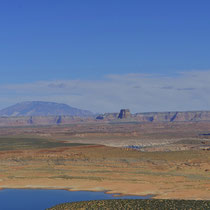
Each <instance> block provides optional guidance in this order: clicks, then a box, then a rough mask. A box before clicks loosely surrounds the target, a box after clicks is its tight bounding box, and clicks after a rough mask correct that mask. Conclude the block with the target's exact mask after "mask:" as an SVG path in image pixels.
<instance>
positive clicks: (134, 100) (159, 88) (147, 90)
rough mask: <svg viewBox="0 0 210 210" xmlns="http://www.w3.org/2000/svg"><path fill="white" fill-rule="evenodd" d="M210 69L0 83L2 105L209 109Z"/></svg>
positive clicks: (109, 109)
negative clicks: (38, 102) (36, 102)
mask: <svg viewBox="0 0 210 210" xmlns="http://www.w3.org/2000/svg"><path fill="white" fill-rule="evenodd" d="M209 92H210V71H193V72H187V73H186V72H182V73H180V74H179V75H178V76H175V77H173V76H171V77H170V76H164V75H151V74H127V75H108V76H106V77H105V78H104V80H97V81H90V80H64V81H37V82H34V83H28V84H8V85H1V86H0V99H1V107H0V108H3V107H5V106H8V105H12V104H14V103H17V102H20V101H28V100H30V101H31V100H43V101H55V102H62V103H67V104H69V105H71V106H74V107H78V108H83V109H88V110H91V111H93V112H115V111H119V109H121V108H130V109H131V111H132V112H147V111H176V110H179V111H183V110H210V97H208V93H209Z"/></svg>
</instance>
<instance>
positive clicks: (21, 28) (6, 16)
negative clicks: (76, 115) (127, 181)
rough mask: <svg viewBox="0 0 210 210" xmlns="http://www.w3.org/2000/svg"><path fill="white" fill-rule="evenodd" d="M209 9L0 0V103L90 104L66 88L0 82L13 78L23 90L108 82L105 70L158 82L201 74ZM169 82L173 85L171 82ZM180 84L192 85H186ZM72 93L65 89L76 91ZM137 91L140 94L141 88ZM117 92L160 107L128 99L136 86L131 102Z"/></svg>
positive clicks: (112, 0)
mask: <svg viewBox="0 0 210 210" xmlns="http://www.w3.org/2000/svg"><path fill="white" fill-rule="evenodd" d="M209 10H210V1H208V0H202V1H197V0H176V1H168V0H159V1H157V0H142V1H141V0H132V1H128V0H106V1H98V0H88V1H87V0H75V1H69V0H62V1H57V0H56V1H55V0H42V1H41V0H36V1H28V0H19V1H16V0H2V1H0V73H1V77H0V84H1V88H2V89H1V95H0V98H1V102H2V103H1V104H0V108H2V107H4V106H7V105H10V104H12V103H15V102H19V101H20V100H28V99H30V100H40V99H42V100H48V99H51V100H53V101H59V102H66V103H68V104H70V105H72V104H73V105H75V106H79V107H82V108H89V109H90V108H91V104H90V105H89V106H88V107H84V102H82V101H80V100H79V101H77V102H76V99H71V100H70V99H69V98H73V97H72V96H71V95H69V96H68V95H66V93H65V94H64V92H65V91H66V90H65V91H64V90H63V91H64V92H62V93H63V98H62V99H61V98H60V97H61V95H62V93H59V95H58V96H54V97H52V98H49V95H50V94H49V93H48V95H47V93H46V95H43V93H41V91H40V92H38V91H35V90H34V91H35V92H34V91H32V92H29V93H27V94H26V93H24V94H23V93H22V92H21V93H20V92H17V91H16V90H15V89H14V91H11V92H8V90H7V89H6V87H10V88H11V87H16V85H19V86H18V87H20V86H21V87H23V89H24V85H25V86H26V87H28V85H29V84H31V85H32V84H37V85H38V84H40V82H41V81H42V82H44V83H45V84H48V83H50V82H51V81H56V82H57V83H59V84H60V83H62V84H63V81H65V84H66V82H67V81H68V84H69V83H70V82H75V81H80V82H83V84H87V83H88V84H89V82H91V83H96V84H98V83H99V82H101V83H104V82H107V83H109V82H110V77H109V76H107V75H111V77H112V78H113V75H117V77H119V78H121V77H123V78H124V77H126V75H129V74H132V75H138V76H137V77H140V78H142V75H145V74H147V75H150V77H153V78H154V77H155V78H156V80H157V79H158V78H160V81H162V80H163V78H166V77H167V78H171V79H173V78H174V79H177V77H178V78H179V79H181V78H183V73H184V75H186V74H187V73H188V74H187V75H193V74H194V73H193V72H196V75H197V76H198V75H199V72H200V74H201V75H204V74H205V75H206V72H207V73H208V72H209V70H210V50H209V49H210V39H209V37H210V13H209ZM180 72H182V73H180ZM204 72H205V73H204ZM115 78H116V77H115ZM187 78H188V77H187ZM190 78H191V79H192V77H191V76H189V78H188V79H190ZM199 78H200V77H199ZM60 81H61V82H60ZM112 81H113V79H112ZM115 82H116V81H115ZM139 82H140V81H139ZM57 83H56V84H57ZM201 84H202V82H201ZM8 85H9V86H8ZM124 85H125V87H124V86H123V87H124V88H125V89H126V83H125V84H124ZM139 86H141V85H139ZM160 86H161V85H160ZM163 86H164V84H163ZM175 86H176V89H178V86H179V84H178V83H176V85H175ZM60 87H62V85H61V86H60ZM97 88H99V87H98V86H97ZM148 88H149V87H148ZM183 88H185V89H183V91H186V90H188V91H190V90H191V91H193V90H195V87H193V84H191V85H190V87H183ZM187 88H188V89H187ZM61 89H62V88H60V89H59V90H61ZM64 89H65V88H64ZM87 89H88V86H87ZM99 89H100V88H99ZM71 90H72V89H71ZM205 90H206V89H205ZM103 91H108V90H105V89H103ZM148 91H149V89H148ZM179 91H181V90H179ZM76 92H77V91H76ZM76 92H75V93H72V94H73V95H77V93H76ZM79 92H80V91H79ZM101 94H102V95H103V96H104V99H100V100H102V101H103V100H104V103H105V101H108V100H110V99H109V98H106V95H107V94H109V93H106V92H103V93H101ZM142 94H143V95H144V94H147V90H146V91H145V92H142ZM159 94H161V91H160V92H159ZM51 95H53V91H52V92H51ZM80 95H81V94H80ZM198 95H199V94H198ZM160 96H161V95H160ZM65 97H68V100H67V99H66V100H65ZM113 97H114V96H113ZM124 97H125V98H124V99H125V102H123V101H122V106H131V107H135V108H134V110H135V111H141V110H143V111H144V110H145V111H150V110H151V111H155V110H157V111H158V110H160V109H161V107H160V105H159V106H155V100H154V102H153V101H152V99H151V102H150V103H152V104H154V107H151V108H148V109H149V110H146V109H143V108H140V107H141V106H140V104H139V103H140V102H139V101H138V100H137V99H136V98H138V97H142V96H141V95H138V93H136V95H135V96H134V98H133V102H132V104H129V103H127V102H126V101H127V100H126V97H127V98H129V97H128V96H126V95H125V96H124ZM84 98H85V97H84ZM95 100H97V98H95ZM129 100H131V99H129ZM189 100H190V99H189ZM190 102H191V103H190ZM179 103H180V102H179ZM190 104H191V105H190ZM208 105H210V104H209V102H205V104H199V105H196V103H195V105H192V101H189V105H188V104H186V105H183V106H182V105H181V104H177V106H170V105H169V104H168V105H167V106H166V107H164V109H167V110H171V109H180V110H181V109H207V108H208ZM119 107H120V105H118V104H117V102H116V104H115V105H113V106H112V105H110V107H109V108H108V106H107V109H106V106H104V107H103V106H101V108H100V105H98V107H95V110H97V111H100V110H101V111H115V110H116V109H118V108H119ZM138 107H139V109H138ZM92 111H94V110H92Z"/></svg>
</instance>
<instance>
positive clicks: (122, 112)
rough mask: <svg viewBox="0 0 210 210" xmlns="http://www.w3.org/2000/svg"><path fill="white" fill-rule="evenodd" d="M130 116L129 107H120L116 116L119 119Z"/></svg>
mask: <svg viewBox="0 0 210 210" xmlns="http://www.w3.org/2000/svg"><path fill="white" fill-rule="evenodd" d="M129 117H131V113H130V110H129V109H121V110H120V114H119V116H118V118H119V119H125V118H129Z"/></svg>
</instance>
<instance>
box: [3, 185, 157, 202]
mask: <svg viewBox="0 0 210 210" xmlns="http://www.w3.org/2000/svg"><path fill="white" fill-rule="evenodd" d="M7 189H16V190H65V191H69V192H82V191H83V192H103V193H104V194H111V195H112V197H113V198H116V197H125V196H126V197H127V196H136V197H142V199H153V197H154V195H149V194H148V195H136V194H123V193H112V192H111V191H109V190H74V189H71V188H63V187H62V188H59V187H49V186H47V187H40V186H37V187H36V186H34V187H28V186H27V187H2V186H0V190H7ZM143 197H145V198H143Z"/></svg>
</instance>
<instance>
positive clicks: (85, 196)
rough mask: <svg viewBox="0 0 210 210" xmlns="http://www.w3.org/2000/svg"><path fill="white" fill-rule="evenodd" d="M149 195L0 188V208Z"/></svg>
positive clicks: (35, 208) (21, 209) (39, 208)
mask: <svg viewBox="0 0 210 210" xmlns="http://www.w3.org/2000/svg"><path fill="white" fill-rule="evenodd" d="M150 197H151V196H146V197H142V196H123V197H113V194H106V193H104V192H89V191H73V192H71V191H67V190H44V189H41V190H39V189H4V190H0V209H1V210H44V209H46V208H50V207H52V206H54V205H56V204H60V203H66V202H74V201H87V200H102V199H123V198H127V199H148V198H150Z"/></svg>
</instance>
